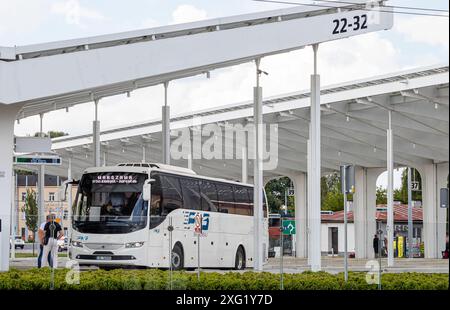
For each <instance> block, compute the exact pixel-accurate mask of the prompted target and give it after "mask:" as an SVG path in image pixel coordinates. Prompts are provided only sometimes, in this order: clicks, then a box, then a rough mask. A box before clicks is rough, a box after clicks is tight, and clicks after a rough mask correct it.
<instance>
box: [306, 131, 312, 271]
mask: <svg viewBox="0 0 450 310" xmlns="http://www.w3.org/2000/svg"><path fill="white" fill-rule="evenodd" d="M310 125H311V124H310ZM309 132H311V126H309ZM306 152H307V175H306V200H307V202H306V210H307V212H306V236H307V240H306V253H307V258H308V260H307V262H308V266H310V267H311V217H310V214H312V211H311V175H312V171H311V139H308V141H307V143H306Z"/></svg>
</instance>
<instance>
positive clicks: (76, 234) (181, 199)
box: [69, 163, 268, 269]
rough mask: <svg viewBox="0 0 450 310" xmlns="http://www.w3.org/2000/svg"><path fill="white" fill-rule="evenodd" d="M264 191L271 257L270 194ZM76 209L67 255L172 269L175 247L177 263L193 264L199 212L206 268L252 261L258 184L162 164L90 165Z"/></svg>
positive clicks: (241, 265) (238, 266)
mask: <svg viewBox="0 0 450 310" xmlns="http://www.w3.org/2000/svg"><path fill="white" fill-rule="evenodd" d="M149 176H150V179H149ZM146 180H149V181H146ZM148 184H150V186H149V185H148ZM263 197H264V198H263V199H264V204H263V208H264V210H263V214H264V220H263V221H264V224H263V225H264V230H263V236H262V237H263V249H264V253H265V254H264V256H265V257H264V261H266V260H267V257H268V255H267V251H268V220H267V214H268V212H267V204H266V201H267V199H266V196H265V193H264V194H263ZM72 212H73V216H72V229H71V231H72V235H71V241H70V248H69V257H70V258H71V259H74V260H76V261H78V263H79V264H80V265H98V266H129V265H132V266H143V267H154V268H169V261H170V245H172V268H174V269H183V268H195V267H197V265H198V261H197V259H198V254H197V253H198V244H197V242H198V236H197V235H196V234H195V233H194V225H195V224H196V223H195V220H196V217H197V218H199V217H198V215H199V214H200V215H201V216H202V223H201V228H202V235H201V237H200V265H201V267H203V268H235V269H244V268H246V267H253V226H254V224H253V186H252V185H249V184H242V183H239V182H232V181H227V180H224V179H216V178H209V177H204V176H199V175H197V174H195V172H193V171H192V170H189V169H185V168H180V167H175V166H169V165H161V164H145V163H139V164H119V165H117V166H114V167H97V168H89V169H87V170H85V171H84V173H83V176H82V178H81V179H80V181H79V184H78V191H77V194H76V197H75V199H74V203H73V208H72ZM170 223H171V224H172V225H170ZM197 225H198V221H197ZM169 226H172V227H173V231H172V233H171V236H170V233H169V230H168V228H169ZM198 227H199V226H197V228H198ZM170 237H171V240H170Z"/></svg>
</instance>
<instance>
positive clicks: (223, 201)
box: [216, 183, 236, 214]
mask: <svg viewBox="0 0 450 310" xmlns="http://www.w3.org/2000/svg"><path fill="white" fill-rule="evenodd" d="M216 187H217V195H218V197H219V212H223V213H229V214H234V213H235V212H236V210H235V207H234V195H233V186H231V185H227V184H222V183H217V184H216Z"/></svg>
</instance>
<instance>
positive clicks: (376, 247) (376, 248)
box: [373, 235, 380, 258]
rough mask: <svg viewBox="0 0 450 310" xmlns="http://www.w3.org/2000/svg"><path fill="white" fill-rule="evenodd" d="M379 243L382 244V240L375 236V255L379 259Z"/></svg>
mask: <svg viewBox="0 0 450 310" xmlns="http://www.w3.org/2000/svg"><path fill="white" fill-rule="evenodd" d="M379 242H380V239H379V238H378V236H377V235H375V236H374V237H373V252H374V253H375V258H378V255H379V253H378V249H379V245H380V244H379Z"/></svg>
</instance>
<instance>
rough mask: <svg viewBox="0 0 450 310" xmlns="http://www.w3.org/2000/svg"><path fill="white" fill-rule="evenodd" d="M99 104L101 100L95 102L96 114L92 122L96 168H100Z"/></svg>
mask: <svg viewBox="0 0 450 310" xmlns="http://www.w3.org/2000/svg"><path fill="white" fill-rule="evenodd" d="M98 102H99V99H95V100H94V106H95V112H94V121H93V122H92V133H93V135H92V136H93V145H94V166H95V167H100V165H101V161H100V121H99V120H98Z"/></svg>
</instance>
